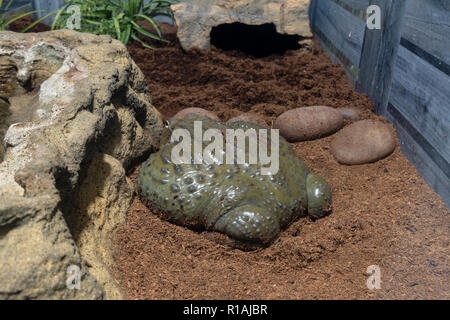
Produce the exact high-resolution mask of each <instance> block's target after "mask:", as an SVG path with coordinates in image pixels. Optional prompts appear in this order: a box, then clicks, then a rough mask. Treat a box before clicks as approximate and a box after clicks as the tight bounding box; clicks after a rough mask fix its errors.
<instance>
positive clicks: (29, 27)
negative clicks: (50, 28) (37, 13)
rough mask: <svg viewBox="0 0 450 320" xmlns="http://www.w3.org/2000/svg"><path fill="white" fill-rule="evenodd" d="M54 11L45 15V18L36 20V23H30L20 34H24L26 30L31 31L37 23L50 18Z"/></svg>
mask: <svg viewBox="0 0 450 320" xmlns="http://www.w3.org/2000/svg"><path fill="white" fill-rule="evenodd" d="M55 12H56V11H52V12H50V13H48V14H46V15H45V16H43V17H41V18H39V19H37V20H36V21H34V22H33V23H31V24H30V25H29V26H27V27H26V28H24V29H23V30H21V31H20V32H22V33H25V32H27V31H28V30H30V29H32V28H33V27H34V26H35V25H37V24H38V23H39V22H41V21H43V20H45V19H46V18H47V17H49V16H51V15H52V14H55Z"/></svg>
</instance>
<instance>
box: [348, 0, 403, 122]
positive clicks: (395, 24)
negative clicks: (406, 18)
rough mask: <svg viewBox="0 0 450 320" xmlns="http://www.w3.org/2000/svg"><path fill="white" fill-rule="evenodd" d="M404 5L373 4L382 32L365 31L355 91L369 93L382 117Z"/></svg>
mask: <svg viewBox="0 0 450 320" xmlns="http://www.w3.org/2000/svg"><path fill="white" fill-rule="evenodd" d="M405 4H406V2H405V0H371V1H370V5H377V6H379V7H380V9H381V13H382V16H381V30H377V29H374V30H369V29H367V28H366V32H365V39H364V46H363V49H362V50H363V51H362V54H361V62H360V65H359V68H360V77H359V81H358V84H357V86H356V87H357V89H358V90H359V91H361V92H365V93H367V95H368V96H369V97H370V98H371V99H372V101H373V103H374V106H375V111H376V112H377V113H379V114H385V113H386V107H387V104H388V99H389V93H390V86H391V83H392V73H393V68H394V63H395V57H396V56H397V49H398V44H399V42H400V36H401V30H402V22H403V19H402V17H403V15H404V11H405Z"/></svg>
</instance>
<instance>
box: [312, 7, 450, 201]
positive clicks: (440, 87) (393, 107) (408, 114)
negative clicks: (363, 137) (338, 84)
mask: <svg viewBox="0 0 450 320" xmlns="http://www.w3.org/2000/svg"><path fill="white" fill-rule="evenodd" d="M372 4H376V5H378V6H380V8H381V13H382V14H381V16H382V23H381V24H382V27H381V30H369V29H367V28H366V16H365V12H366V10H367V7H368V6H369V5H372ZM310 17H311V28H312V29H313V32H314V34H315V36H316V38H317V39H319V41H320V43H321V45H322V46H323V48H324V49H325V51H326V52H328V53H329V54H330V56H331V58H332V60H333V61H335V62H338V63H341V64H342V65H344V66H345V68H346V69H347V74H348V76H349V80H350V81H351V82H352V83H353V84H354V85H355V87H356V88H357V89H358V90H359V91H361V92H365V93H367V95H368V96H369V97H370V98H371V99H372V101H373V102H374V105H375V111H376V112H377V113H379V114H381V115H383V116H385V117H386V118H387V119H388V120H389V121H390V122H392V123H393V124H394V126H395V127H396V129H397V133H398V135H399V138H400V141H401V148H402V152H403V153H404V155H405V156H406V157H407V158H408V159H409V160H410V161H411V162H412V163H413V164H414V165H415V166H416V168H417V169H418V171H419V173H420V174H421V175H422V176H423V177H424V178H425V180H426V181H427V183H429V184H430V185H431V186H432V187H433V188H434V189H435V190H436V192H437V193H439V194H440V195H441V197H442V198H443V200H444V201H445V203H446V204H447V207H450V165H449V163H450V143H449V137H448V136H449V133H450V24H449V21H450V1H448V0H312V1H311V8H310Z"/></svg>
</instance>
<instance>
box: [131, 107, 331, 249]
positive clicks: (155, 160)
mask: <svg viewBox="0 0 450 320" xmlns="http://www.w3.org/2000/svg"><path fill="white" fill-rule="evenodd" d="M194 121H201V123H202V134H204V133H205V132H206V130H208V129H210V128H214V129H218V130H219V131H220V132H223V133H225V132H226V130H227V129H235V130H236V129H242V130H243V131H244V132H245V131H247V130H248V129H255V130H256V131H258V130H260V129H264V128H263V127H260V126H258V125H255V124H252V123H248V122H236V123H227V124H225V123H221V122H216V121H214V120H211V119H209V118H206V117H201V116H196V115H188V116H186V117H185V118H184V119H181V120H170V123H169V127H170V128H169V130H170V132H174V131H175V130H176V129H186V130H187V131H189V133H190V135H191V137H195V134H194ZM197 134H198V132H197ZM202 137H203V135H202ZM270 139H271V135H270V130H269V132H268V136H267V142H268V145H269V147H268V150H269V153H270ZM178 143H179V142H178V141H176V142H175V141H173V142H171V141H170V140H169V141H167V142H166V143H165V144H163V145H162V147H161V149H160V151H158V152H156V153H154V154H152V155H151V156H150V158H149V159H148V160H147V161H146V162H145V163H144V164H143V165H142V167H141V169H140V171H139V175H138V180H137V184H138V190H139V194H140V196H141V199H143V200H145V201H146V202H147V203H148V204H149V205H151V206H153V207H155V208H158V209H160V210H162V211H163V212H164V214H165V215H166V216H167V218H169V219H170V220H172V221H174V222H176V223H178V224H182V225H186V226H191V227H196V228H199V227H200V228H206V229H210V230H216V231H220V232H223V233H226V234H227V235H229V236H230V237H232V238H234V239H237V240H242V241H249V242H257V243H268V242H270V241H271V240H272V239H274V238H275V237H276V236H277V234H278V233H279V231H280V229H281V228H283V227H284V226H286V225H287V224H288V223H290V222H291V221H292V220H294V219H295V218H297V217H299V216H301V215H303V214H306V213H307V212H308V211H309V214H310V215H312V216H313V217H319V216H321V215H323V214H325V213H326V212H328V211H329V208H330V204H331V190H330V187H329V185H328V184H327V182H326V181H325V180H324V179H323V178H322V177H320V176H318V175H315V174H311V173H310V172H309V170H308V168H307V167H306V165H305V164H304V163H303V162H302V161H301V160H299V159H298V158H297V157H296V155H295V154H294V152H293V151H292V150H291V146H290V145H289V144H288V143H287V142H286V141H285V140H284V139H283V138H281V137H280V138H279V159H278V160H279V170H278V172H276V173H275V174H268V175H263V174H262V170H261V168H262V167H264V166H262V165H261V162H260V159H259V158H258V163H256V164H249V163H248V162H246V163H242V164H241V163H236V161H235V162H234V163H233V164H226V163H222V162H220V161H218V162H216V163H212V164H211V163H210V162H208V163H206V161H203V163H202V164H194V160H193V159H194V158H195V154H194V153H193V151H194V148H193V147H192V149H191V161H190V163H182V164H175V163H174V161H172V157H171V155H172V150H173V148H174V147H175V146H176V145H177V144H178ZM201 143H202V146H203V148H202V151H203V150H204V148H205V147H207V145H208V144H209V143H210V142H203V141H202V142H201ZM223 145H224V146H225V145H226V143H225V138H224V140H223ZM249 150H251V148H249V144H248V143H246V144H245V153H246V157H245V159H246V161H248V159H249V157H248V153H249ZM235 151H236V150H235ZM235 154H236V153H235Z"/></svg>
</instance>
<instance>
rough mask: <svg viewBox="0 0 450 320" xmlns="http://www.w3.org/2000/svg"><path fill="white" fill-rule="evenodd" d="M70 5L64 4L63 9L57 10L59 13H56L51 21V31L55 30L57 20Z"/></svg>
mask: <svg viewBox="0 0 450 320" xmlns="http://www.w3.org/2000/svg"><path fill="white" fill-rule="evenodd" d="M69 5H70V3H68V4H66V5H65V6H64V7H62V8H61V9H59V11H58V12H57V13H56V16H55V18H54V19H53V23H52V26H51V30H55V29H56V26H57V25H58V22H59V18H60V17H61V14H62V13H63V12H64V11H65V10H66V9H67V7H68V6H69Z"/></svg>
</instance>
